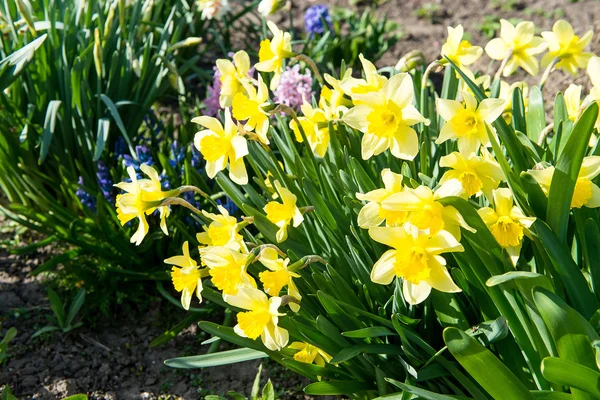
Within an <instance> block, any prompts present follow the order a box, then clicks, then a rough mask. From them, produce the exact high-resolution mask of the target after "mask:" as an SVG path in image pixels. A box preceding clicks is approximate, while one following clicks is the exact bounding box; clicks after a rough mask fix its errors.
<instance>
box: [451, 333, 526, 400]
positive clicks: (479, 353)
mask: <svg viewBox="0 0 600 400" xmlns="http://www.w3.org/2000/svg"><path fill="white" fill-rule="evenodd" d="M444 342H446V346H448V350H449V351H450V353H452V355H453V356H454V358H456V360H457V361H458V362H459V363H460V364H461V365H462V366H463V368H465V369H466V370H467V372H468V373H469V374H471V376H472V377H473V378H474V379H475V380H476V381H477V383H479V384H480V385H481V386H482V387H483V388H484V389H485V390H486V391H487V392H488V393H489V394H490V395H491V396H492V397H493V398H494V399H496V400H513V399H514V400H526V399H533V396H532V395H531V394H530V393H529V390H528V389H527V387H525V385H523V383H521V381H519V379H518V378H517V377H516V376H515V375H514V374H513V373H512V372H511V371H510V370H509V369H508V368H507V367H506V366H505V365H504V364H503V363H502V362H501V361H500V360H499V359H498V358H496V356H495V355H494V354H492V352H490V351H489V350H488V349H486V348H485V347H483V346H482V345H481V344H479V343H478V342H477V341H476V340H475V339H473V338H471V337H470V336H469V335H467V334H466V333H465V332H463V331H461V330H460V329H456V328H446V329H445V330H444Z"/></svg>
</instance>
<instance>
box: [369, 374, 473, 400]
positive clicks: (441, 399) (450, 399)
mask: <svg viewBox="0 0 600 400" xmlns="http://www.w3.org/2000/svg"><path fill="white" fill-rule="evenodd" d="M385 380H386V381H388V382H389V383H391V384H392V385H394V386H396V387H397V388H400V389H402V390H403V391H405V392H408V393H411V394H414V395H415V396H418V398H419V399H425V400H456V399H467V397H462V396H448V395H445V394H439V393H434V392H430V391H429V390H425V389H421V388H419V387H416V386H412V385H408V384H406V383H402V382H398V381H396V380H394V379H391V378H385ZM395 398H396V397H394V395H388V396H381V397H377V398H376V399H375V400H384V399H388V400H389V399H395ZM400 398H401V397H398V399H400Z"/></svg>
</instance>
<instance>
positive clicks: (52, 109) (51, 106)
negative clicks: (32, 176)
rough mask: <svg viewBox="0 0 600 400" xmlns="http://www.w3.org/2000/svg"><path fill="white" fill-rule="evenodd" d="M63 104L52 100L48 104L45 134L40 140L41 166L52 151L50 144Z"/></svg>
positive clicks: (39, 161)
mask: <svg viewBox="0 0 600 400" xmlns="http://www.w3.org/2000/svg"><path fill="white" fill-rule="evenodd" d="M61 104H62V102H61V101H60V100H52V101H51V102H50V103H48V108H47V109H46V118H45V119H44V132H43V133H42V137H41V140H40V158H39V160H38V163H39V164H41V163H43V162H44V160H45V159H46V156H47V155H48V151H49V150H50V142H51V141H52V135H54V129H55V128H56V117H57V115H58V108H59V107H60V105H61Z"/></svg>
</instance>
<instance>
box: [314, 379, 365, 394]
mask: <svg viewBox="0 0 600 400" xmlns="http://www.w3.org/2000/svg"><path fill="white" fill-rule="evenodd" d="M366 390H373V387H372V386H371V385H370V384H368V383H366V382H356V381H328V382H315V383H311V384H310V385H308V386H306V387H305V388H304V393H306V394H308V395H313V396H324V395H329V396H336V395H344V394H345V395H351V394H354V393H358V392H364V391H366Z"/></svg>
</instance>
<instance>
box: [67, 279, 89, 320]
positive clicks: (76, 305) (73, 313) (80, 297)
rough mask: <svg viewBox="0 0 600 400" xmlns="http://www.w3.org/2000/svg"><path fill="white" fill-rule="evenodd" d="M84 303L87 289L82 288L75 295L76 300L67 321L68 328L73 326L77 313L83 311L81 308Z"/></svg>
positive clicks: (72, 304) (70, 308)
mask: <svg viewBox="0 0 600 400" xmlns="http://www.w3.org/2000/svg"><path fill="white" fill-rule="evenodd" d="M84 302H85V288H81V289H79V291H78V292H77V294H76V295H75V298H74V299H73V302H72V303H71V306H70V307H69V313H68V314H67V321H66V326H67V327H69V326H71V324H72V323H73V320H74V319H75V317H76V316H77V313H78V312H79V310H81V307H82V306H83V303H84Z"/></svg>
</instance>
